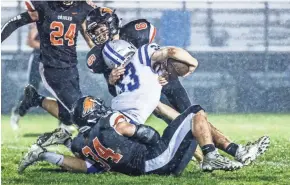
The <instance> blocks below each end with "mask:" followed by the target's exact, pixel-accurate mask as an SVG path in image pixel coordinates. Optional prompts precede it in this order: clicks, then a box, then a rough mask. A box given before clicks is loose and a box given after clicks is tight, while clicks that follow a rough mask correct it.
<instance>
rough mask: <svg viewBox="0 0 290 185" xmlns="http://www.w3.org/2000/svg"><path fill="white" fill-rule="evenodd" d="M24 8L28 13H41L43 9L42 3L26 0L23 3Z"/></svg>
mask: <svg viewBox="0 0 290 185" xmlns="http://www.w3.org/2000/svg"><path fill="white" fill-rule="evenodd" d="M25 7H26V9H27V10H28V11H30V12H33V11H42V9H43V8H42V7H43V2H42V1H30V0H26V1H25Z"/></svg>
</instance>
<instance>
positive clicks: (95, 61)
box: [87, 19, 156, 78]
mask: <svg viewBox="0 0 290 185" xmlns="http://www.w3.org/2000/svg"><path fill="white" fill-rule="evenodd" d="M155 35H156V28H155V27H154V26H153V25H152V24H151V23H150V22H148V21H147V20H146V19H138V20H134V21H131V22H129V23H128V24H126V25H124V26H123V27H122V28H121V29H120V39H122V40H125V41H128V42H131V43H132V44H134V46H135V47H136V48H139V47H141V46H143V45H145V44H148V43H151V42H152V41H153V40H154V38H155ZM104 45H105V44H102V45H97V46H95V47H93V48H92V49H91V50H90V51H89V53H88V54H87V66H88V68H89V69H90V70H91V71H92V72H94V73H103V74H104V75H105V77H106V78H107V76H108V74H107V73H108V72H110V70H108V69H107V67H106V64H105V62H104V59H103V56H102V49H103V47H104Z"/></svg>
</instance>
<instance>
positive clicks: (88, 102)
mask: <svg viewBox="0 0 290 185" xmlns="http://www.w3.org/2000/svg"><path fill="white" fill-rule="evenodd" d="M95 106H96V103H95V101H94V100H93V99H92V98H91V97H86V98H85V100H84V102H83V113H82V117H85V116H87V115H88V114H90V113H92V112H93V111H94V108H95Z"/></svg>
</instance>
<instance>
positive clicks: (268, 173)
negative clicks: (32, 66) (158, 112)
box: [1, 114, 290, 185]
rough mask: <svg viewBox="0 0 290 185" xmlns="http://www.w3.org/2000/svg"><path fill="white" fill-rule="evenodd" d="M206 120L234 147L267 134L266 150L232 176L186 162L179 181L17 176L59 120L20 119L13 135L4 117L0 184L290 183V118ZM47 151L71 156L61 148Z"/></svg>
mask: <svg viewBox="0 0 290 185" xmlns="http://www.w3.org/2000/svg"><path fill="white" fill-rule="evenodd" d="M209 120H210V121H211V122H212V123H213V124H214V125H216V126H217V127H218V128H220V129H221V130H222V131H224V133H225V134H226V135H228V136H230V137H231V138H232V140H234V141H236V142H238V143H246V142H247V141H250V140H254V139H257V138H258V137H259V136H262V135H269V136H270V137H271V146H270V149H269V150H268V152H267V153H266V154H265V155H263V156H261V157H260V158H259V159H258V160H257V161H256V163H255V164H253V165H251V166H249V167H245V168H243V169H241V170H239V171H236V172H219V171H217V172H213V173H203V172H201V171H200V170H199V168H198V165H197V164H196V163H195V162H190V164H189V166H188V167H187V168H186V170H185V171H184V172H183V174H182V175H181V176H179V177H174V176H168V177H163V176H155V175H151V176H140V177H130V176H126V175H122V174H117V173H107V174H102V175H86V174H73V173H68V172H63V171H61V170H59V169H58V167H55V166H52V165H49V164H48V163H44V162H42V163H38V164H37V165H34V166H32V167H30V168H28V169H27V170H26V171H25V172H24V174H22V175H18V174H17V165H18V162H19V160H20V159H21V157H22V153H23V152H26V151H27V148H28V146H30V145H31V144H32V143H33V142H34V141H35V139H36V137H37V136H38V135H39V134H41V133H43V132H46V131H51V130H53V129H54V128H55V127H56V126H57V121H56V120H55V119H54V118H52V117H51V116H31V115H30V116H26V117H25V118H23V119H22V120H21V129H20V131H19V132H18V133H14V132H13V131H12V130H11V128H10V125H9V117H8V116H2V118H1V122H2V124H1V128H2V143H1V160H2V163H1V170H2V174H1V180H2V184H9V185H12V184H69V185H71V184H102V185H103V184H124V185H125V184H147V185H149V184H162V185H165V184H191V185H192V184H215V185H217V184H229V185H233V184H246V185H248V184H285V185H289V184H290V115H285V114H284V115H280V114H276V115H272V114H253V115H209ZM149 124H150V125H151V126H153V127H155V128H157V129H158V130H159V131H160V132H162V130H163V128H164V127H165V124H164V123H162V122H160V121H158V120H157V119H155V118H151V119H150V120H149ZM50 150H52V151H57V152H65V153H66V154H69V152H68V150H66V149H65V148H64V147H61V146H58V147H53V148H50Z"/></svg>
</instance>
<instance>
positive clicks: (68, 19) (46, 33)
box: [25, 1, 93, 68]
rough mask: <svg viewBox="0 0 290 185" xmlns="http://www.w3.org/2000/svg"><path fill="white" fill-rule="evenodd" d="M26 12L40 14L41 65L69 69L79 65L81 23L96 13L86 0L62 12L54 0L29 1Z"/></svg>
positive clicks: (38, 23)
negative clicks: (89, 15) (77, 48)
mask: <svg viewBox="0 0 290 185" xmlns="http://www.w3.org/2000/svg"><path fill="white" fill-rule="evenodd" d="M25 4H26V6H27V9H28V10H30V11H35V10H36V11H37V12H38V15H39V20H38V21H37V22H36V25H37V29H38V33H39V37H40V49H41V62H42V63H43V64H44V65H45V66H49V67H55V68H67V67H71V66H75V65H76V64H77V53H76V43H77V37H78V32H79V30H80V29H81V24H82V23H83V22H84V20H85V18H86V16H87V14H88V13H89V12H90V11H91V10H93V7H92V5H91V4H88V3H87V2H86V1H83V2H81V1H79V2H76V3H75V5H74V6H72V7H70V8H68V9H66V10H63V9H61V8H60V7H58V6H55V5H56V3H55V2H54V1H26V2H25Z"/></svg>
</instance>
